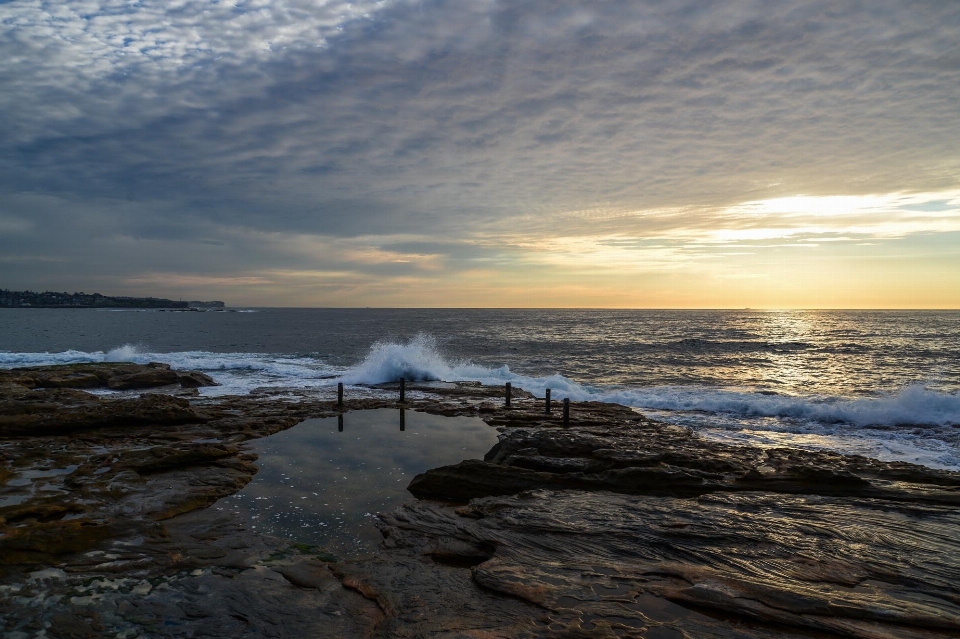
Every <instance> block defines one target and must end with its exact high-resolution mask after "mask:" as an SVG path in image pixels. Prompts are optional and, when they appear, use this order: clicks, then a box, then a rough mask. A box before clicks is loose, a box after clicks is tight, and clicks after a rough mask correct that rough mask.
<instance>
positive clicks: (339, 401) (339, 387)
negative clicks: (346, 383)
mask: <svg viewBox="0 0 960 639" xmlns="http://www.w3.org/2000/svg"><path fill="white" fill-rule="evenodd" d="M337 406H343V382H338V383H337Z"/></svg>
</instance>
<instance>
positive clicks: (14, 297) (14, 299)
mask: <svg viewBox="0 0 960 639" xmlns="http://www.w3.org/2000/svg"><path fill="white" fill-rule="evenodd" d="M224 306H225V304H224V303H223V302H184V301H175V300H168V299H164V298H161V297H128V296H125V295H122V296H109V295H101V294H100V293H90V294H87V293H54V292H50V291H47V292H45V293H35V292H33V291H8V290H6V289H0V308H224Z"/></svg>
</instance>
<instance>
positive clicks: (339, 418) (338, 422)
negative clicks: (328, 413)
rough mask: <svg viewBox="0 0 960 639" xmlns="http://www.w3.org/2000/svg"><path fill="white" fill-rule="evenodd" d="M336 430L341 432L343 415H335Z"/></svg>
mask: <svg viewBox="0 0 960 639" xmlns="http://www.w3.org/2000/svg"><path fill="white" fill-rule="evenodd" d="M337 430H338V431H340V432H341V433H342V432H343V415H342V414H341V415H337Z"/></svg>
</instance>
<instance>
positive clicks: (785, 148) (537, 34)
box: [0, 0, 960, 308]
mask: <svg viewBox="0 0 960 639" xmlns="http://www.w3.org/2000/svg"><path fill="white" fill-rule="evenodd" d="M0 288H8V289H14V290H20V289H32V290H56V291H69V292H73V291H85V292H88V293H89V292H100V293H103V294H115V295H120V294H126V295H150V296H159V297H171V298H174V299H176V298H183V299H188V298H189V299H219V300H224V301H226V302H227V304H228V305H233V306H387V307H400V306H403V307H410V306H422V307H436V306H439V307H458V306H464V307H541V306H545V307H620V308H644V307H650V308H741V307H752V308H960V2H957V1H956V0H943V1H933V0H929V1H923V0H915V1H911V2H903V1H902V0H870V1H869V2H862V1H843V0H830V1H822V0H771V1H761V0H723V1H712V0H673V1H665V0H657V1H654V0H640V1H633V2H612V1H610V2H608V1H589V0H581V1H579V2H568V1H566V0H551V1H549V2H548V1H537V2H535V1H524V0H517V1H514V2H499V1H490V0H471V1H470V2H462V1H461V2H446V1H432V0H423V1H417V0H410V1H408V0H384V1H380V2H373V1H369V0H358V1H355V2H345V1H343V0H272V1H271V0H250V1H245V0H236V1H226V0H220V1H214V0H139V1H137V0H55V1H47V0H0Z"/></svg>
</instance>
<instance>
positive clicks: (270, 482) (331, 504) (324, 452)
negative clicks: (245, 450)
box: [216, 408, 497, 555]
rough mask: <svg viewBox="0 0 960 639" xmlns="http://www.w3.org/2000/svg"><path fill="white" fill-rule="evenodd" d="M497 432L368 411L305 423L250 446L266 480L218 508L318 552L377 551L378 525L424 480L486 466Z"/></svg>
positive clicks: (473, 424)
mask: <svg viewBox="0 0 960 639" xmlns="http://www.w3.org/2000/svg"><path fill="white" fill-rule="evenodd" d="M496 443H497V431H496V430H495V429H493V428H492V427H490V426H489V425H487V424H485V423H484V422H483V421H481V420H480V419H477V418H474V417H442V416H438V415H428V414H426V413H418V412H415V411H410V410H405V411H401V410H393V409H386V408H384V409H378V410H362V411H354V412H350V413H346V414H344V415H343V416H342V422H341V421H340V418H337V417H330V418H326V419H308V420H306V421H304V422H302V423H300V424H298V425H297V426H294V427H293V428H290V429H288V430H285V431H282V432H279V433H276V434H274V435H271V436H269V437H265V438H263V439H260V440H256V441H254V442H252V444H253V448H254V450H255V451H256V452H257V453H258V454H259V456H260V457H259V459H258V460H257V466H259V467H260V472H259V473H257V475H256V477H254V479H253V481H252V482H250V483H249V484H248V485H247V486H246V487H245V488H244V489H243V490H242V491H240V492H239V493H237V494H236V495H232V496H231V497H227V498H226V499H223V500H221V501H220V502H218V503H217V505H216V507H217V508H220V509H222V510H231V511H234V512H236V513H238V514H239V515H241V516H243V517H245V518H247V519H248V520H249V521H250V523H251V526H252V527H253V528H254V529H255V530H257V531H259V532H263V533H267V534H271V535H277V536H281V537H287V538H290V539H294V540H296V541H298V542H303V543H308V544H314V545H317V546H320V547H323V548H325V549H327V550H329V551H330V552H333V553H335V554H338V555H352V554H358V553H360V554H362V553H365V552H370V551H372V550H374V549H375V548H376V546H377V544H378V543H379V542H380V540H381V536H380V533H379V531H377V529H376V527H375V526H374V524H373V520H372V518H373V517H374V516H375V515H376V513H378V512H385V511H389V510H391V509H393V508H394V507H396V506H397V505H399V504H401V503H403V502H404V501H407V500H411V499H413V497H412V496H411V495H410V493H408V492H407V485H408V484H409V483H410V480H411V479H413V477H414V476H415V475H417V474H418V473H422V472H424V471H425V470H428V469H430V468H436V467H438V466H445V465H448V464H456V463H458V462H460V461H463V460H464V459H482V458H483V456H484V454H486V453H487V451H489V450H490V448H492V447H493V445H494V444H496Z"/></svg>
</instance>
